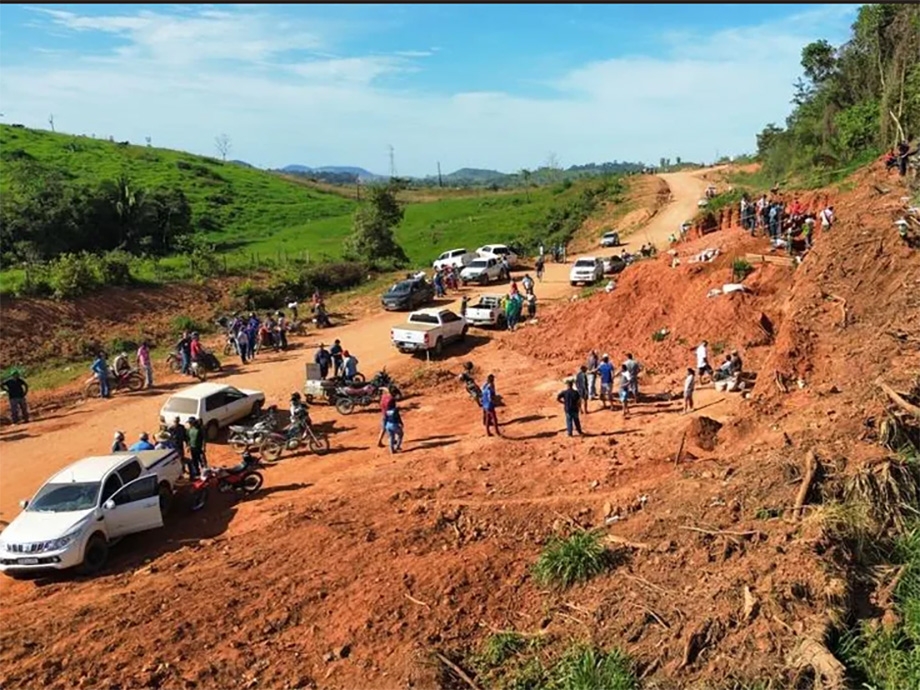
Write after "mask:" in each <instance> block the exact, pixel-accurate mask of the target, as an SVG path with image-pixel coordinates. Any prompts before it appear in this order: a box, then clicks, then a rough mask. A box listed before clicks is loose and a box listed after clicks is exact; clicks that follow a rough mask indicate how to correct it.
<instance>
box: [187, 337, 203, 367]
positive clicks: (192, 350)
mask: <svg viewBox="0 0 920 690" xmlns="http://www.w3.org/2000/svg"><path fill="white" fill-rule="evenodd" d="M189 354H190V355H191V358H192V361H193V362H197V361H198V358H199V357H200V356H201V341H200V340H199V339H198V334H197V333H192V342H191V344H190V345H189Z"/></svg>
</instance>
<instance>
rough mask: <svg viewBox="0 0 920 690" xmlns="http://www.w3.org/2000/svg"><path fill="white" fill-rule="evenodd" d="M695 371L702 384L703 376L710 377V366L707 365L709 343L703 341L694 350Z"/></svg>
mask: <svg viewBox="0 0 920 690" xmlns="http://www.w3.org/2000/svg"><path fill="white" fill-rule="evenodd" d="M696 370H697V373H698V374H699V377H700V382H702V379H703V374H709V375H710V376H712V366H711V365H710V364H709V341H707V340H704V341H703V342H701V343H700V344H699V345H698V346H697V348H696Z"/></svg>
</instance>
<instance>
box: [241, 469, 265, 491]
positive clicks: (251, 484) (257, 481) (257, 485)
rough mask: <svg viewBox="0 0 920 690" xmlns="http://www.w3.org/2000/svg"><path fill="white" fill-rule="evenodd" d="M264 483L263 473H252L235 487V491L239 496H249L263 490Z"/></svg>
mask: <svg viewBox="0 0 920 690" xmlns="http://www.w3.org/2000/svg"><path fill="white" fill-rule="evenodd" d="M263 481H265V479H264V478H263V477H262V473H261V472H250V473H249V474H247V475H246V476H245V477H243V478H242V479H241V480H240V482H239V483H238V484H235V485H234V486H233V491H234V493H236V494H237V495H238V496H249V495H251V494H254V493H255V492H256V491H258V490H259V489H261V488H262V482H263Z"/></svg>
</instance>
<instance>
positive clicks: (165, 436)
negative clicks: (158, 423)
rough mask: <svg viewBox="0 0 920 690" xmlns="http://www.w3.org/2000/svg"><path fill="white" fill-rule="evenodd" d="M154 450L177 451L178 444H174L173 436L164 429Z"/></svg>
mask: <svg viewBox="0 0 920 690" xmlns="http://www.w3.org/2000/svg"><path fill="white" fill-rule="evenodd" d="M153 449H154V450H175V449H176V444H175V443H173V440H172V434H170V433H169V432H168V431H167V430H166V429H163V430H162V431H161V432H160V433H158V434H157V442H156V445H155V446H154V447H153Z"/></svg>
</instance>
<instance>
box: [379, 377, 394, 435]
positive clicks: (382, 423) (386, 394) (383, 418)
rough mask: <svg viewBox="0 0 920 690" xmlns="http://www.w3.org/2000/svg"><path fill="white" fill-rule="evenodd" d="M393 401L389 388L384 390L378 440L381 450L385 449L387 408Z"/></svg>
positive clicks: (381, 400)
mask: <svg viewBox="0 0 920 690" xmlns="http://www.w3.org/2000/svg"><path fill="white" fill-rule="evenodd" d="M392 399H393V395H392V394H391V393H390V389H389V387H387V388H384V389H383V394H382V395H381V396H380V436H379V438H378V439H377V446H378V447H379V448H383V437H384V436H386V435H387V406H388V405H389V404H390V400H392Z"/></svg>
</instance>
